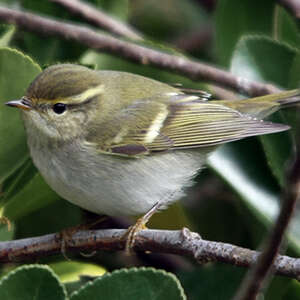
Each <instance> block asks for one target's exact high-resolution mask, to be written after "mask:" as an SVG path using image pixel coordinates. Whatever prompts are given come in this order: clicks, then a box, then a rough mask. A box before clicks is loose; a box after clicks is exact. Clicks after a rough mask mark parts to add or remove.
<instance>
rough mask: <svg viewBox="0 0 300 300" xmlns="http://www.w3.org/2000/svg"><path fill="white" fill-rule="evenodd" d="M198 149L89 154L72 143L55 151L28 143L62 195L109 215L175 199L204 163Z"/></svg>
mask: <svg viewBox="0 0 300 300" xmlns="http://www.w3.org/2000/svg"><path fill="white" fill-rule="evenodd" d="M71 149H72V151H71ZM199 152H200V151H199V150H180V151H170V152H164V153H161V154H156V155H152V156H146V157H143V158H123V157H117V156H111V155H106V154H96V153H95V154H94V155H87V152H86V151H85V150H83V149H80V148H79V147H77V146H76V145H72V147H71V146H70V145H65V146H64V147H63V148H62V149H60V150H57V149H56V150H55V154H54V153H51V151H49V150H48V151H43V149H42V148H40V147H38V148H34V147H32V148H31V154H32V157H33V158H34V159H33V160H34V163H35V165H36V166H37V168H38V169H39V171H40V172H41V174H42V176H43V177H44V179H45V180H46V182H47V183H48V184H49V185H50V186H51V187H52V189H54V190H55V191H56V192H57V193H58V194H59V195H60V196H61V197H63V198H65V199H66V200H69V201H70V202H72V203H74V204H76V205H78V206H80V207H82V208H85V209H87V210H89V211H92V212H95V213H101V214H107V215H110V216H122V215H139V214H143V213H145V212H147V211H148V210H149V209H150V208H151V207H152V206H153V205H154V204H156V203H157V202H159V201H160V202H162V203H163V204H164V205H165V206H167V205H168V204H170V203H171V202H174V201H176V200H178V199H179V198H180V197H182V196H183V188H184V187H187V186H189V185H191V183H192V178H193V176H194V175H195V174H196V173H197V171H198V170H199V169H200V168H201V166H202V165H203V162H204V159H205V156H206V155H204V154H200V153H199ZM67 166H68V167H67Z"/></svg>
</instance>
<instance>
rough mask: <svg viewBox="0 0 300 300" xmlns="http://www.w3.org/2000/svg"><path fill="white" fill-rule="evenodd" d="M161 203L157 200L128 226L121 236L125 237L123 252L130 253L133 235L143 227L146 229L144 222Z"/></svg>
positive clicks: (145, 222)
mask: <svg viewBox="0 0 300 300" xmlns="http://www.w3.org/2000/svg"><path fill="white" fill-rule="evenodd" d="M160 206H161V203H159V202H157V203H156V204H155V205H154V206H153V207H152V208H151V209H150V210H149V211H148V212H147V213H146V214H145V215H143V216H142V217H141V218H139V219H138V220H137V221H136V223H135V224H134V225H132V226H130V227H129V228H128V230H127V231H126V233H125V234H124V236H123V238H124V239H126V245H125V253H126V255H130V254H131V252H132V249H133V247H134V243H135V237H136V236H137V234H138V233H139V232H140V231H141V230H144V229H147V226H146V224H147V223H148V222H149V220H150V218H151V217H152V216H153V215H154V214H155V213H156V212H157V211H158V209H159V208H160Z"/></svg>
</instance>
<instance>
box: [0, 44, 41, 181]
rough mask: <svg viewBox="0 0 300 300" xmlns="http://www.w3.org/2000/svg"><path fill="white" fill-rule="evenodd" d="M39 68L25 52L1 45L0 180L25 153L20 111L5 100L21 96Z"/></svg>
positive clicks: (18, 163)
mask: <svg viewBox="0 0 300 300" xmlns="http://www.w3.org/2000/svg"><path fill="white" fill-rule="evenodd" d="M40 71H41V69H40V67H39V66H38V65H37V64H36V63H34V62H33V61H32V60H31V59H30V58H29V57H28V56H25V55H24V54H22V53H21V52H19V51H17V50H14V49H9V48H0V183H1V182H3V180H4V179H5V178H7V177H8V176H9V175H10V174H12V173H13V172H14V171H15V170H16V169H17V168H18V167H19V166H20V165H21V164H22V163H23V162H24V161H25V159H26V158H27V157H28V153H27V147H26V141H25V134H24V128H23V124H22V122H21V120H20V116H19V113H18V112H17V111H16V109H12V108H10V107H7V106H5V105H4V103H5V102H7V101H9V100H13V99H19V98H20V97H22V96H23V95H24V93H25V91H26V88H27V87H28V85H29V84H30V82H31V81H32V80H33V79H34V78H35V77H36V75H37V74H38V73H39V72H40Z"/></svg>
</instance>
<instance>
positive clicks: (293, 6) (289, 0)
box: [278, 0, 300, 19]
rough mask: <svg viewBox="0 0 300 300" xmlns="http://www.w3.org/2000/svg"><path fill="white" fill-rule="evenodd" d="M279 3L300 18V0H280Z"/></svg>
mask: <svg viewBox="0 0 300 300" xmlns="http://www.w3.org/2000/svg"><path fill="white" fill-rule="evenodd" d="M278 2H279V4H281V5H282V6H283V7H285V8H286V9H287V10H288V11H290V12H291V13H292V14H293V15H294V16H295V18H297V19H299V18H300V2H299V0H278Z"/></svg>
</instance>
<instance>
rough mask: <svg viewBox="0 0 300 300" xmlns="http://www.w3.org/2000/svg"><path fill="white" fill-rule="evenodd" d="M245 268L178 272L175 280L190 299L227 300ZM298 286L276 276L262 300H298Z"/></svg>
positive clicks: (206, 267)
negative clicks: (177, 279)
mask: <svg viewBox="0 0 300 300" xmlns="http://www.w3.org/2000/svg"><path fill="white" fill-rule="evenodd" d="M246 271H247V270H246V269H243V268H233V267H232V266H229V265H220V264H211V265H206V266H203V267H201V268H200V267H198V268H195V269H194V270H192V271H189V272H183V271H181V272H179V274H177V275H178V277H179V279H180V281H181V282H182V286H183V287H184V290H185V292H186V294H187V297H188V299H189V300H198V299H209V300H220V299H222V300H229V299H232V298H233V297H234V295H235V294H236V291H237V290H238V288H239V286H240V284H241V281H242V279H243V277H244V274H245V273H246ZM299 287H300V284H299V282H297V281H296V280H293V279H291V278H286V277H280V276H276V277H275V278H274V279H272V281H271V284H270V286H269V287H268V289H267V291H266V292H265V293H264V298H263V299H265V300H282V299H298V298H299V295H300V293H299V292H300V290H299Z"/></svg>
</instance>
